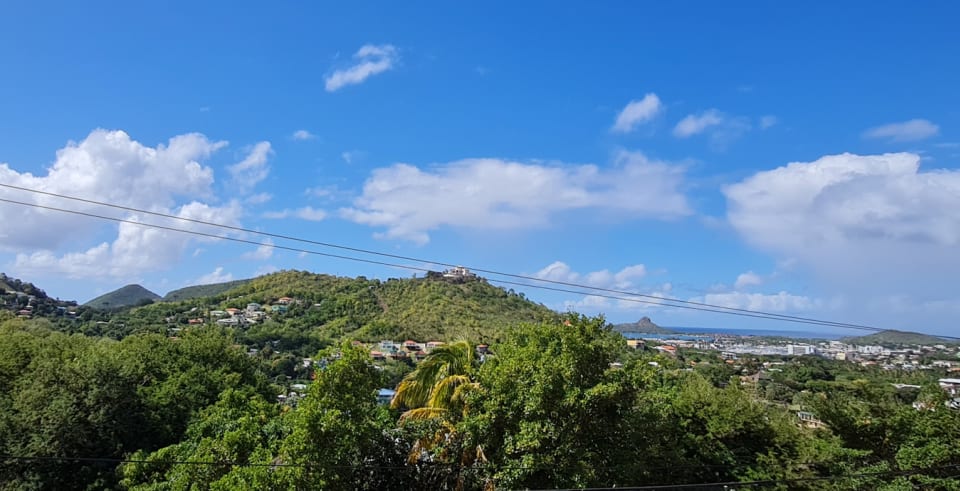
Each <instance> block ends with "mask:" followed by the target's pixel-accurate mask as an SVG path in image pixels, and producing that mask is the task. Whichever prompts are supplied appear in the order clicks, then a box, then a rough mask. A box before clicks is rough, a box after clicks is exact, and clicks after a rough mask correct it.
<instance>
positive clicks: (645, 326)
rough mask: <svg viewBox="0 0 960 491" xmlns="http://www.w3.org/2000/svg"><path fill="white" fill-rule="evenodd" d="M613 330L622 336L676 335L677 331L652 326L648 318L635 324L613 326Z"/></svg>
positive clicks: (652, 323)
mask: <svg viewBox="0 0 960 491" xmlns="http://www.w3.org/2000/svg"><path fill="white" fill-rule="evenodd" d="M613 330H614V331H617V332H619V333H622V334H677V331H674V330H672V329H667V328H665V327H660V326H658V325H656V324H654V322H653V321H652V320H650V318H649V317H644V318H642V319H640V320H639V321H637V322H631V323H627V324H615V325H614V326H613Z"/></svg>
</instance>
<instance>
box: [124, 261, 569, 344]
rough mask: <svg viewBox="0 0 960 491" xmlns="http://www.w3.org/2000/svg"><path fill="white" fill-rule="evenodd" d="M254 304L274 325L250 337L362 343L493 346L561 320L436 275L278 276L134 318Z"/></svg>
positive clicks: (509, 296) (469, 281) (519, 297)
mask: <svg viewBox="0 0 960 491" xmlns="http://www.w3.org/2000/svg"><path fill="white" fill-rule="evenodd" d="M168 297H169V295H168ZM284 297H288V298H289V299H290V300H285V301H284V311H283V312H282V313H279V310H278V311H277V312H278V313H275V312H274V310H273V309H272V306H275V305H277V304H278V303H279V300H280V299H281V298H284ZM250 303H256V304H259V305H261V306H263V309H264V310H266V311H268V312H271V314H270V321H269V322H264V323H259V324H257V325H256V326H253V327H250V330H251V333H260V332H263V331H267V330H275V329H283V330H285V332H290V333H292V332H300V333H304V334H306V333H309V334H310V335H317V336H325V337H328V338H330V339H336V338H341V337H349V338H353V339H360V340H364V341H380V340H383V339H415V340H417V341H431V340H440V341H449V340H455V339H470V340H476V341H486V342H490V341H494V340H496V339H497V336H498V335H499V333H500V332H502V331H503V329H505V328H507V327H510V326H513V325H516V324H518V323H521V322H539V321H544V320H549V319H559V314H557V313H556V312H554V311H552V310H550V309H549V308H547V307H545V306H543V305H541V304H538V303H535V302H532V301H530V300H527V298H526V297H525V296H524V295H523V294H522V293H516V292H514V291H512V290H504V289H503V288H500V287H497V286H494V285H491V284H490V283H488V282H487V281H486V280H485V279H483V278H480V277H475V276H472V277H457V278H445V277H443V276H442V275H440V274H433V275H429V277H419V278H390V279H388V280H386V281H382V280H379V279H368V278H365V277H363V276H361V277H357V278H347V277H340V276H332V275H327V274H316V273H311V272H307V271H280V272H277V273H272V274H268V275H264V276H260V277H257V278H253V279H251V280H248V281H245V282H243V283H242V284H240V285H239V286H236V287H234V288H231V289H229V290H227V291H223V292H220V293H218V294H216V295H215V296H213V297H205V298H194V299H190V300H185V301H181V302H177V303H166V302H163V303H157V304H154V305H150V306H147V307H144V308H143V309H139V310H138V311H137V312H138V315H140V316H142V317H148V316H152V317H157V318H164V317H169V316H171V315H174V316H179V317H178V318H180V317H183V318H184V319H186V318H188V317H189V316H191V315H194V314H193V313H190V311H191V309H193V308H197V307H201V308H210V309H212V308H218V309H221V310H225V309H227V308H231V307H233V308H238V309H244V308H246V306H247V305H248V304H250ZM251 335H253V334H251ZM257 335H260V334H257ZM262 335H263V336H267V334H262ZM270 335H271V336H272V335H274V334H270Z"/></svg>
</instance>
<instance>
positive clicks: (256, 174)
mask: <svg viewBox="0 0 960 491" xmlns="http://www.w3.org/2000/svg"><path fill="white" fill-rule="evenodd" d="M271 154H273V150H272V149H271V146H270V142H265V141H264V142H260V143H257V144H256V145H254V146H253V147H252V148H251V149H250V153H249V154H247V156H246V157H245V158H244V159H243V160H241V161H240V162H237V163H236V164H234V165H231V166H230V167H227V171H228V172H230V175H231V176H232V177H233V186H234V187H235V188H236V189H237V190H239V192H240V193H245V192H247V191H249V190H251V189H253V188H254V187H255V186H256V185H257V184H259V183H260V181H262V180H264V179H266V178H267V176H268V175H269V174H270V166H269V165H267V161H268V160H269V159H270V155H271Z"/></svg>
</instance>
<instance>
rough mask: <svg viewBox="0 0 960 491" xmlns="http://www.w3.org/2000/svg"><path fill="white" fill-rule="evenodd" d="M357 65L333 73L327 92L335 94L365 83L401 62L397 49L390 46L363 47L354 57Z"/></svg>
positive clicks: (327, 81)
mask: <svg viewBox="0 0 960 491" xmlns="http://www.w3.org/2000/svg"><path fill="white" fill-rule="evenodd" d="M353 58H354V60H356V63H355V64H354V65H353V66H351V67H348V68H344V69H342V70H337V71H335V72H333V73H332V74H331V75H330V76H329V77H327V79H326V89H327V92H335V91H337V90H339V89H341V88H343V87H345V86H347V85H356V84H360V83H363V81H364V80H366V79H367V78H369V77H371V76H373V75H376V74H378V73H383V72H385V71H387V70H390V69H392V68H393V67H394V66H395V65H396V63H397V62H398V61H399V59H400V58H399V55H398V54H397V48H395V47H394V46H392V45H390V44H381V45H372V44H367V45H365V46H363V47H361V48H360V49H359V50H358V51H357V52H356V53H355V54H354V55H353Z"/></svg>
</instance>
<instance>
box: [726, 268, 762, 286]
mask: <svg viewBox="0 0 960 491" xmlns="http://www.w3.org/2000/svg"><path fill="white" fill-rule="evenodd" d="M761 284H763V278H761V277H760V275H758V274H757V273H754V272H753V271H747V272H746V273H741V274H740V275H739V276H737V281H736V282H734V284H733V287H734V288H735V289H737V290H742V289H744V288H748V287H751V286H758V285H761Z"/></svg>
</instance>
